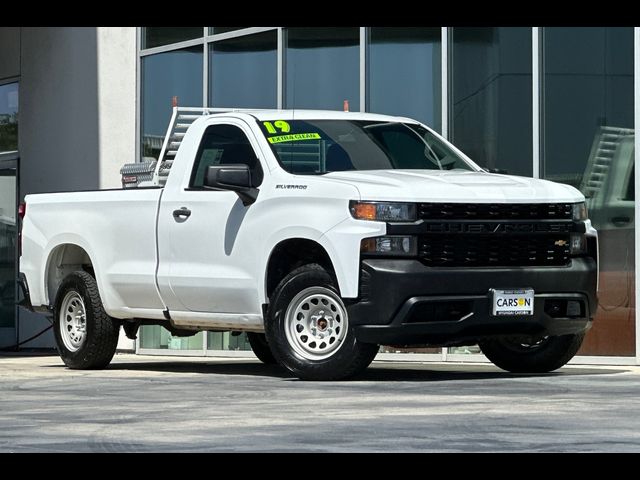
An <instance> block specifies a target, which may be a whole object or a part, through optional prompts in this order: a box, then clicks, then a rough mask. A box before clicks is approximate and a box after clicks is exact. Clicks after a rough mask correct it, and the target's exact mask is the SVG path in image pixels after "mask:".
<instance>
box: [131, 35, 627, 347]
mask: <svg viewBox="0 0 640 480" xmlns="http://www.w3.org/2000/svg"><path fill="white" fill-rule="evenodd" d="M636 35H638V33H637V32H636ZM139 36H140V41H139V45H140V49H139V61H140V69H139V70H140V72H141V75H140V82H139V83H140V86H139V98H140V102H139V105H140V111H139V115H140V122H139V125H140V132H139V138H140V142H139V148H140V157H154V156H157V151H158V150H159V148H160V143H161V139H162V136H163V134H164V132H165V130H166V126H167V122H168V120H169V117H170V109H171V99H172V97H174V96H177V97H178V99H179V103H180V105H183V106H200V105H207V106H214V107H243V108H317V109H329V110H342V109H343V106H344V103H345V101H347V102H348V105H349V108H350V110H351V111H367V112H375V113H385V114H394V115H404V116H409V117H413V118H416V119H418V120H420V121H422V122H424V123H426V124H427V125H429V126H431V127H433V128H434V129H435V130H437V131H439V132H440V133H442V134H443V135H444V136H445V137H447V138H448V139H450V140H451V141H453V143H454V144H456V145H457V146H458V147H459V148H461V149H462V150H463V151H464V152H465V153H467V154H468V155H469V156H470V157H471V158H472V159H473V160H475V161H476V162H477V163H478V164H480V165H481V166H483V167H485V168H488V169H495V170H497V171H505V172H507V173H509V174H514V175H522V176H529V177H531V176H533V177H539V178H544V179H549V180H553V181H557V182H562V183H566V184H570V185H573V186H575V187H576V188H578V189H580V190H581V191H582V192H583V193H584V194H585V196H586V197H587V203H588V207H589V210H590V217H591V218H592V220H593V223H594V225H595V227H596V228H597V229H598V230H599V234H600V279H599V299H600V306H599V308H598V311H597V313H596V322H595V324H594V328H593V329H592V330H591V331H590V332H589V334H588V336H587V339H586V341H585V343H584V345H583V347H582V350H581V351H580V352H579V354H580V355H582V356H595V357H636V358H637V357H638V352H636V344H637V343H638V340H637V338H638V335H637V333H636V328H637V325H638V320H637V316H636V305H635V298H636V293H635V278H636V258H635V242H636V240H635V168H634V165H635V161H634V159H635V148H634V145H635V137H634V126H635V125H634V118H635V116H634V98H635V96H634V90H635V92H636V95H638V89H639V88H640V87H638V86H635V87H634V85H635V84H636V83H638V79H635V77H634V67H635V68H636V71H637V70H638V67H637V66H636V64H638V63H639V62H640V59H639V58H638V55H639V54H638V52H637V50H636V53H635V54H634V29H633V28H632V27H616V28H613V27H606V28H605V27H584V28H583V27H567V28H565V27H549V28H546V27H545V28H542V27H531V28H529V27H484V28H476V27H451V28H447V27H444V28H432V27H430V28H426V27H425V28H418V27H411V28H399V27H389V28H387V27H384V28H383V27H372V28H369V27H335V28H317V27H314V28H304V29H303V28H283V27H272V28H266V27H162V28H156V27H153V28H152V27H148V28H147V27H141V28H140V29H139ZM635 42H636V43H637V42H638V40H637V39H636V40H635ZM634 79H635V83H634ZM138 347H139V351H140V352H143V353H144V352H154V351H158V350H162V351H170V350H175V351H180V352H185V351H188V352H194V353H198V354H202V353H206V352H207V351H219V350H247V349H249V346H248V344H247V342H246V339H245V337H244V335H240V336H233V335H231V334H228V333H224V334H223V333H212V332H207V333H199V334H197V335H195V336H193V337H189V338H172V337H171V335H170V334H168V332H166V331H165V330H163V329H161V327H155V326H154V327H144V328H143V331H142V334H141V339H140V340H139V344H138ZM427 352H429V353H430V354H431V355H433V357H434V359H439V358H442V359H446V358H453V359H460V358H461V357H462V354H466V353H477V352H478V349H477V348H474V347H464V348H462V349H442V350H440V349H438V350H435V349H429V350H427Z"/></svg>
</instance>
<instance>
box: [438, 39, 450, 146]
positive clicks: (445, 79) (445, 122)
mask: <svg viewBox="0 0 640 480" xmlns="http://www.w3.org/2000/svg"><path fill="white" fill-rule="evenodd" d="M440 45H441V51H440V55H441V59H440V61H441V68H440V75H441V83H442V85H441V89H442V90H441V99H440V110H441V115H442V117H441V123H442V136H443V137H444V138H446V139H447V140H448V139H449V98H448V96H449V27H442V30H441V34H440Z"/></svg>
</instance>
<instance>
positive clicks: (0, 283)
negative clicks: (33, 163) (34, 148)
mask: <svg viewBox="0 0 640 480" xmlns="http://www.w3.org/2000/svg"><path fill="white" fill-rule="evenodd" d="M17 149H18V83H17V82H15V81H9V82H4V83H3V82H0V346H3V345H6V344H10V343H13V339H14V338H15V327H16V322H15V318H16V282H15V279H16V272H17V253H18V252H17V226H16V225H17V222H16V218H17V206H16V203H17V202H16V199H17V164H16V155H15V151H16V150H17ZM10 152H14V153H10Z"/></svg>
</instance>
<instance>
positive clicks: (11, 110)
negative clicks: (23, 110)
mask: <svg viewBox="0 0 640 480" xmlns="http://www.w3.org/2000/svg"><path fill="white" fill-rule="evenodd" d="M17 149H18V84H17V83H8V84H6V85H0V152H10V151H13V150H17Z"/></svg>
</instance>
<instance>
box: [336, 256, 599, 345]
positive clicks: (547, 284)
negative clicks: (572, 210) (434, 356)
mask: <svg viewBox="0 0 640 480" xmlns="http://www.w3.org/2000/svg"><path fill="white" fill-rule="evenodd" d="M596 281H597V265H596V262H595V261H594V260H593V259H592V258H590V257H581V258H574V259H572V260H571V263H570V265H568V266H566V267H504V268H495V267H493V268H451V267H450V268H434V267H427V266H425V265H423V264H422V263H420V262H419V261H418V260H392V259H366V260H363V261H362V262H361V275H360V296H359V298H358V300H357V301H356V302H355V303H352V304H351V305H348V306H347V310H348V313H349V321H350V322H351V324H352V325H353V326H354V328H355V333H356V337H357V338H358V339H359V340H361V341H363V342H367V343H378V344H382V345H442V346H446V345H463V344H473V343H476V342H477V341H478V339H481V338H483V337H490V336H491V337H494V336H515V335H523V336H545V335H565V334H570V333H578V332H582V331H585V330H587V329H588V328H589V327H590V326H591V322H592V320H593V315H594V314H595V311H596V306H597V299H596ZM494 288H497V289H500V288H504V289H514V288H533V289H534V291H535V300H534V314H533V315H527V316H524V315H522V316H493V315H492V314H491V293H490V289H494ZM568 301H573V302H579V304H580V309H579V311H575V309H574V310H573V311H572V312H571V316H570V317H569V316H567V310H566V308H567V302H568ZM573 305H574V306H575V303H574V304H573Z"/></svg>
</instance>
